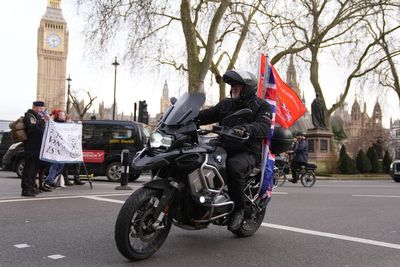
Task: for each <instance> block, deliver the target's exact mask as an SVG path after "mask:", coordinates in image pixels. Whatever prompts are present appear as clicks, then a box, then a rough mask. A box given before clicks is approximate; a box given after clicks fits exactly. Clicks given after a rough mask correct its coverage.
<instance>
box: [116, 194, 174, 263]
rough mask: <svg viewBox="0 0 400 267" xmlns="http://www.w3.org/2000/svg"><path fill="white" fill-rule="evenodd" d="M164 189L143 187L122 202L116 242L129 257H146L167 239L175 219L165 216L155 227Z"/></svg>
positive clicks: (138, 258)
mask: <svg viewBox="0 0 400 267" xmlns="http://www.w3.org/2000/svg"><path fill="white" fill-rule="evenodd" d="M161 195H162V192H161V191H159V190H154V189H149V188H140V189H139V190H137V191H135V192H134V193H133V194H132V195H131V196H130V197H129V198H128V199H127V201H126V202H125V204H124V205H123V206H122V208H121V210H120V212H119V214H118V218H117V222H116V224H115V242H116V244H117V247H118V250H119V252H120V253H121V254H122V255H123V256H124V257H126V258H127V259H130V260H133V261H136V260H143V259H146V258H148V257H150V256H151V255H153V254H154V253H155V252H156V251H157V250H158V249H159V248H160V247H161V245H162V244H163V243H164V241H165V239H166V238H167V236H168V233H169V231H170V229H171V223H172V220H171V218H170V217H169V216H167V215H166V216H165V217H164V219H163V221H162V222H161V223H160V225H159V226H158V227H157V229H154V227H153V223H154V222H155V218H154V212H155V210H156V207H157V206H158V204H159V202H160V198H161Z"/></svg>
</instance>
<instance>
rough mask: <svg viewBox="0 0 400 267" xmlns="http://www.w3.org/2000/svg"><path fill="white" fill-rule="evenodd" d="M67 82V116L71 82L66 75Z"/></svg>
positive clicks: (69, 76)
mask: <svg viewBox="0 0 400 267" xmlns="http://www.w3.org/2000/svg"><path fill="white" fill-rule="evenodd" d="M67 81H68V90H67V108H66V111H67V114H69V104H70V102H69V95H70V94H71V92H70V89H71V81H72V79H71V75H70V74H68V78H67Z"/></svg>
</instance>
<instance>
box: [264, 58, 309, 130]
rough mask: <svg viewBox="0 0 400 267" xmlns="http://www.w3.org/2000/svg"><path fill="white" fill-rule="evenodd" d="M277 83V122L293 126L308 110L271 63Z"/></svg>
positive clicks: (283, 125) (286, 126) (287, 126)
mask: <svg viewBox="0 0 400 267" xmlns="http://www.w3.org/2000/svg"><path fill="white" fill-rule="evenodd" d="M271 68H272V72H273V74H274V77H275V84H276V93H277V96H276V122H277V123H279V124H280V125H281V126H282V127H284V128H289V127H290V126H292V125H293V124H294V123H295V121H296V120H297V119H299V118H300V117H301V116H303V114H304V113H305V112H306V107H305V106H304V105H303V102H301V100H300V97H299V96H298V95H297V94H296V92H295V91H294V90H293V89H292V88H290V87H289V86H288V85H287V84H286V83H284V82H283V81H282V79H281V77H279V75H278V72H277V71H276V70H275V68H274V66H273V65H272V64H271Z"/></svg>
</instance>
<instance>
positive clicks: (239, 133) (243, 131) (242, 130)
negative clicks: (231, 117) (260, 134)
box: [232, 127, 247, 137]
mask: <svg viewBox="0 0 400 267" xmlns="http://www.w3.org/2000/svg"><path fill="white" fill-rule="evenodd" d="M232 130H233V134H234V135H236V136H238V137H245V136H247V132H246V129H245V128H244V127H235V128H233V129H232Z"/></svg>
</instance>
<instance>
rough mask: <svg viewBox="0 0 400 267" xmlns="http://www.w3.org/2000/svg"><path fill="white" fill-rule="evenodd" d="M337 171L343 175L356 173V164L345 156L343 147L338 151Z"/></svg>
mask: <svg viewBox="0 0 400 267" xmlns="http://www.w3.org/2000/svg"><path fill="white" fill-rule="evenodd" d="M338 169H339V171H340V173H343V174H354V173H356V172H357V169H356V164H355V162H354V160H353V159H352V158H350V156H349V155H347V152H346V147H345V146H344V145H343V146H342V148H341V149H340V154H339V161H338Z"/></svg>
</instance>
